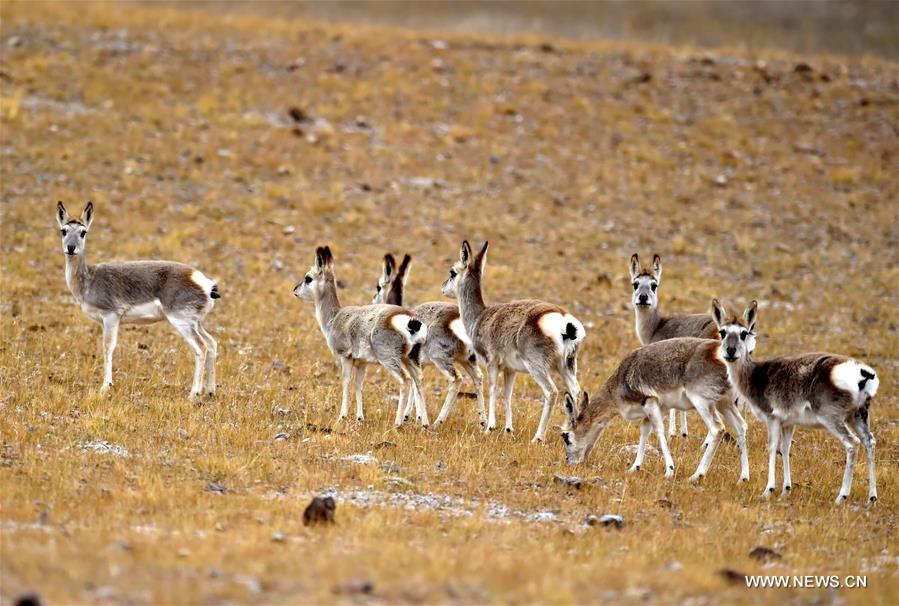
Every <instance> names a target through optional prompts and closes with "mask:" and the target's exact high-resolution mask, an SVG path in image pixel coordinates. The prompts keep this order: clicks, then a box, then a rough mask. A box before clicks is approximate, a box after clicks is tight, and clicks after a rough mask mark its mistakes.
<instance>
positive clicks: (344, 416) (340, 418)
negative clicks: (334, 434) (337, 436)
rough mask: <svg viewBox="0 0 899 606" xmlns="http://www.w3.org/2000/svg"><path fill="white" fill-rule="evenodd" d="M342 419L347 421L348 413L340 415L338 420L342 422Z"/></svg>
mask: <svg viewBox="0 0 899 606" xmlns="http://www.w3.org/2000/svg"><path fill="white" fill-rule="evenodd" d="M342 421H346V415H340V416H338V417H337V422H338V423H340V422H342Z"/></svg>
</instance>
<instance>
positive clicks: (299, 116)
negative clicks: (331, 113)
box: [287, 107, 312, 122]
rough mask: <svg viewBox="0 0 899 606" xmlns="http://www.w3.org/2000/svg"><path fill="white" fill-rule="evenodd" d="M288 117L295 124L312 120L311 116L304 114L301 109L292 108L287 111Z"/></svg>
mask: <svg viewBox="0 0 899 606" xmlns="http://www.w3.org/2000/svg"><path fill="white" fill-rule="evenodd" d="M287 115H288V116H290V119H291V120H293V121H294V122H306V121H308V120H311V119H312V117H311V116H310V115H309V114H307V113H306V112H304V111H303V110H302V109H300V108H299V107H291V108H290V109H288V110H287Z"/></svg>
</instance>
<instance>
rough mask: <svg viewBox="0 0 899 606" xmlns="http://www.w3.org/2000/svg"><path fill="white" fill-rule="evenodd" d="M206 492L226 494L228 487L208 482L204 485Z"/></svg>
mask: <svg viewBox="0 0 899 606" xmlns="http://www.w3.org/2000/svg"><path fill="white" fill-rule="evenodd" d="M206 492H214V493H215V494H226V493H227V492H228V489H227V488H225V487H224V486H222V485H221V484H219V483H218V482H210V483H209V484H207V485H206Z"/></svg>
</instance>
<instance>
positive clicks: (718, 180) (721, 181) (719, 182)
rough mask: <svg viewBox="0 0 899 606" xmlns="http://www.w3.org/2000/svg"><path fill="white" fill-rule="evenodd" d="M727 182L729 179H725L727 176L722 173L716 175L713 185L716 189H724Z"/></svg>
mask: <svg viewBox="0 0 899 606" xmlns="http://www.w3.org/2000/svg"><path fill="white" fill-rule="evenodd" d="M728 181H729V179H728V178H727V175H725V174H724V173H722V174H720V175H718V176H717V177H715V179H714V183H715V185H716V186H717V187H725V186H726V185H727V182H728Z"/></svg>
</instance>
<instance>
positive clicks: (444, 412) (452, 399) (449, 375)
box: [434, 362, 462, 427]
mask: <svg viewBox="0 0 899 606" xmlns="http://www.w3.org/2000/svg"><path fill="white" fill-rule="evenodd" d="M435 365H436V366H437V370H439V371H440V374H442V375H443V376H444V377H446V380H447V381H449V385H448V386H447V389H446V399H445V400H444V401H443V407H442V408H441V409H440V414H438V415H437V420H436V421H435V422H434V426H435V427H436V426H437V425H440V424H441V423H443V422H444V421H446V418H447V417H448V416H449V414H450V412H452V410H453V405H454V404H455V403H456V398H457V397H458V396H459V388H461V387H462V377H460V376H459V373H458V372H456V369H455V367H454V366H453V364H452V362H450V363H449V364H446V363H445V362H443V363H436V362H435Z"/></svg>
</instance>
